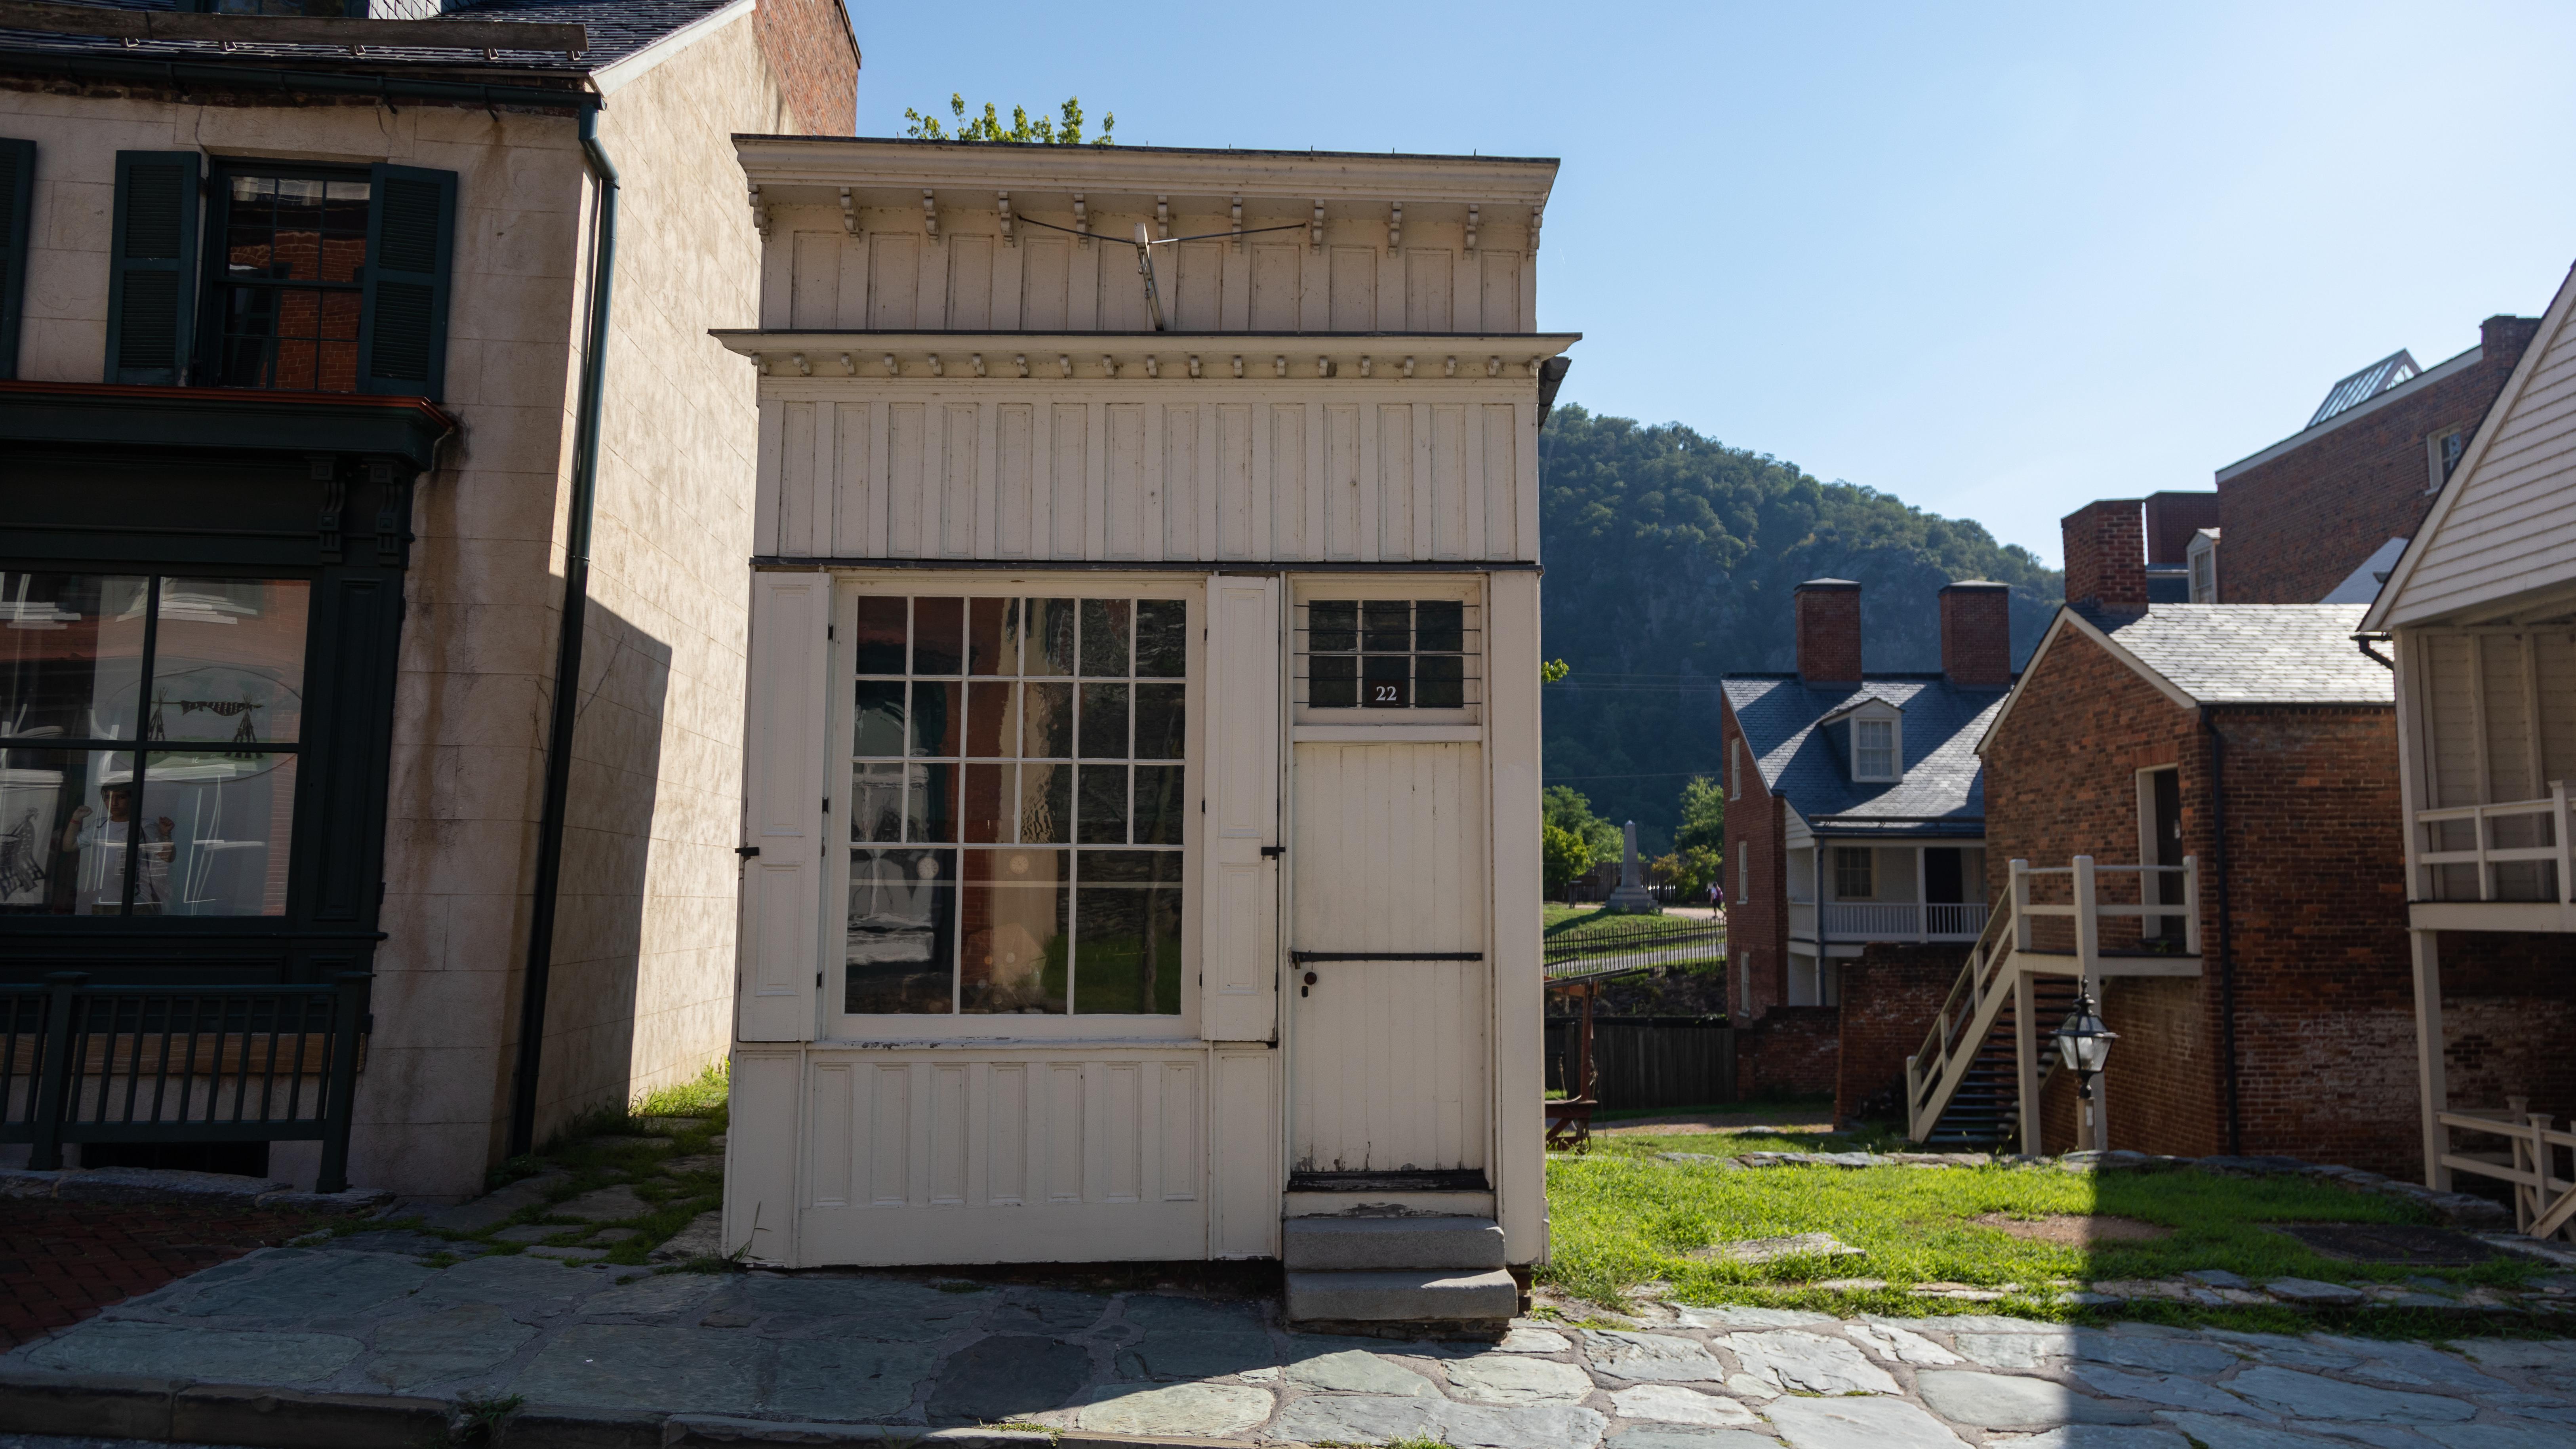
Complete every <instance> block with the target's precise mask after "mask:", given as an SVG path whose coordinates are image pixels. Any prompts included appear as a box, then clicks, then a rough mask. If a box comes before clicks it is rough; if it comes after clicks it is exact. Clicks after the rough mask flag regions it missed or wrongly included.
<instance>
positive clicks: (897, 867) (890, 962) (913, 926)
mask: <svg viewBox="0 0 2576 1449" xmlns="http://www.w3.org/2000/svg"><path fill="white" fill-rule="evenodd" d="M956 893H957V852H955V851H953V850H854V851H851V852H850V903H849V924H848V927H847V930H848V934H847V937H846V943H847V944H846V956H845V959H846V961H847V963H848V965H847V973H846V977H845V979H844V982H843V985H842V1000H841V1009H842V1010H843V1011H847V1012H904V1013H946V1012H949V1011H951V1010H953V1009H954V1006H953V1003H952V998H951V994H950V993H951V990H952V986H951V982H952V980H953V976H952V973H953V972H954V970H955V967H956V960H957V928H956V920H957V901H956Z"/></svg>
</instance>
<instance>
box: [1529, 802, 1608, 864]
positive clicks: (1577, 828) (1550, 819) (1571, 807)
mask: <svg viewBox="0 0 2576 1449" xmlns="http://www.w3.org/2000/svg"><path fill="white" fill-rule="evenodd" d="M1539 818H1540V820H1541V821H1543V822H1544V823H1545V824H1546V825H1547V826H1548V827H1550V828H1552V829H1556V830H1562V831H1564V832H1565V833H1566V834H1568V835H1571V836H1573V837H1574V838H1575V839H1577V840H1580V841H1582V842H1583V844H1584V848H1585V850H1586V851H1587V852H1588V854H1589V857H1590V859H1592V860H1618V859H1620V858H1621V857H1622V856H1623V855H1624V854H1625V853H1626V837H1625V836H1623V835H1622V834H1621V833H1620V831H1619V827H1618V826H1616V825H1613V824H1611V823H1610V822H1609V821H1607V820H1604V819H1602V818H1601V817H1600V816H1598V815H1596V814H1594V813H1593V812H1592V802H1591V801H1589V800H1587V799H1585V798H1584V797H1583V792H1582V791H1580V790H1577V789H1575V788H1574V787H1573V786H1571V785H1550V786H1548V787H1547V788H1546V789H1545V790H1543V791H1541V792H1540V794H1539Z"/></svg>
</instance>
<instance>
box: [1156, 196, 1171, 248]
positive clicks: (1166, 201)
mask: <svg viewBox="0 0 2576 1449" xmlns="http://www.w3.org/2000/svg"><path fill="white" fill-rule="evenodd" d="M1171 239H1172V198H1170V197H1168V196H1157V197H1155V198H1154V240H1156V241H1170V240H1171Z"/></svg>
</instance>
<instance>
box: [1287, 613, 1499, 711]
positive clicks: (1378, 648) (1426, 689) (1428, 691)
mask: <svg viewBox="0 0 2576 1449" xmlns="http://www.w3.org/2000/svg"><path fill="white" fill-rule="evenodd" d="M1480 622H1481V621H1480V613H1479V610H1478V608H1477V606H1476V605H1474V604H1470V603H1464V602H1461V601H1458V600H1451V599H1314V600H1309V601H1307V602H1305V603H1301V604H1299V605H1297V606H1296V609H1295V611H1294V629H1295V633H1296V641H1295V647H1296V668H1295V670H1294V672H1293V675H1292V685H1291V688H1292V695H1293V700H1294V702H1295V703H1296V704H1298V705H1301V706H1304V707H1306V708H1309V709H1465V708H1469V707H1471V706H1474V705H1478V704H1481V703H1483V683H1484V681H1483V675H1482V672H1481V670H1480V669H1479V664H1480V662H1481V660H1482V658H1483V652H1484V643H1483V630H1482V629H1481V628H1480V627H1479V625H1480Z"/></svg>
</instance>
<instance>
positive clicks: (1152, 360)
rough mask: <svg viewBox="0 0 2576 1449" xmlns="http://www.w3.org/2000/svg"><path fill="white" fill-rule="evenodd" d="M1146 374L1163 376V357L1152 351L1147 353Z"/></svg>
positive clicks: (1148, 375)
mask: <svg viewBox="0 0 2576 1449" xmlns="http://www.w3.org/2000/svg"><path fill="white" fill-rule="evenodd" d="M1145 375H1146V376H1147V377H1161V376H1162V375H1163V359H1161V358H1159V357H1156V356H1155V355H1154V354H1152V353H1150V352H1148V353H1146V354H1145Z"/></svg>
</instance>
